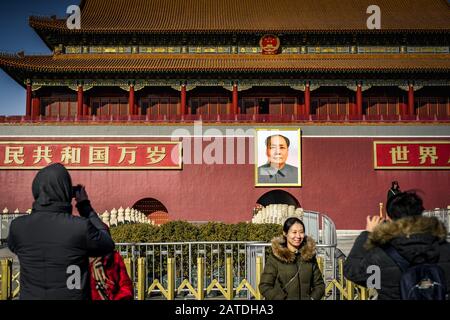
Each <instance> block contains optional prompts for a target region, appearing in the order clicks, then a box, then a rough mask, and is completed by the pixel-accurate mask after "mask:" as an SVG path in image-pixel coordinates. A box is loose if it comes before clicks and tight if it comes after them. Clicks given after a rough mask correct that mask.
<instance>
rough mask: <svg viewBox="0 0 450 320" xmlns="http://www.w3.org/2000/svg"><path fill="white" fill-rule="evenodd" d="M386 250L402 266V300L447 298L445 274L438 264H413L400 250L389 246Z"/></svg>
mask: <svg viewBox="0 0 450 320" xmlns="http://www.w3.org/2000/svg"><path fill="white" fill-rule="evenodd" d="M385 252H386V253H387V254H388V255H389V256H390V257H391V259H392V260H394V262H395V263H396V264H397V265H398V266H399V267H400V270H401V271H402V277H401V278H400V296H401V299H402V300H445V299H446V294H447V288H446V281H445V275H444V272H443V271H442V269H441V267H439V266H438V265H436V264H430V263H423V264H418V265H414V266H411V265H410V263H409V262H408V261H407V260H406V259H405V258H403V257H402V256H401V255H400V253H398V251H397V250H396V249H395V248H394V247H392V246H389V247H388V248H386V249H385Z"/></svg>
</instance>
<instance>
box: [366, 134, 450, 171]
mask: <svg viewBox="0 0 450 320" xmlns="http://www.w3.org/2000/svg"><path fill="white" fill-rule="evenodd" d="M373 148H374V167H375V169H450V141H374V142H373Z"/></svg>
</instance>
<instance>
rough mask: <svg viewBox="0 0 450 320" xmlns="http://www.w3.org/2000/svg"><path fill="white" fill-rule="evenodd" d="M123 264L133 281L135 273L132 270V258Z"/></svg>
mask: <svg viewBox="0 0 450 320" xmlns="http://www.w3.org/2000/svg"><path fill="white" fill-rule="evenodd" d="M123 263H124V264H125V268H126V269H127V273H128V276H129V277H130V279H131V280H133V272H132V270H131V258H125V259H123Z"/></svg>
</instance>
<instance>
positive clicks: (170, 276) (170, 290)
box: [167, 258, 175, 300]
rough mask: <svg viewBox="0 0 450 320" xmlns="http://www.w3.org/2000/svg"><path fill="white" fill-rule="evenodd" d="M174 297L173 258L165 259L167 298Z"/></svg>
mask: <svg viewBox="0 0 450 320" xmlns="http://www.w3.org/2000/svg"><path fill="white" fill-rule="evenodd" d="M174 299H175V259H174V258H168V259H167V300H174Z"/></svg>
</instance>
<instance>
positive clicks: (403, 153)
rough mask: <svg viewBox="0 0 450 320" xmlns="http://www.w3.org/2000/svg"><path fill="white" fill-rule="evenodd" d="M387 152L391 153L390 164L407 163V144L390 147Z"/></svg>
mask: <svg viewBox="0 0 450 320" xmlns="http://www.w3.org/2000/svg"><path fill="white" fill-rule="evenodd" d="M389 153H390V154H391V155H392V164H398V163H409V160H408V153H409V150H408V147H407V146H403V147H401V146H397V147H395V148H391V151H389Z"/></svg>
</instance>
